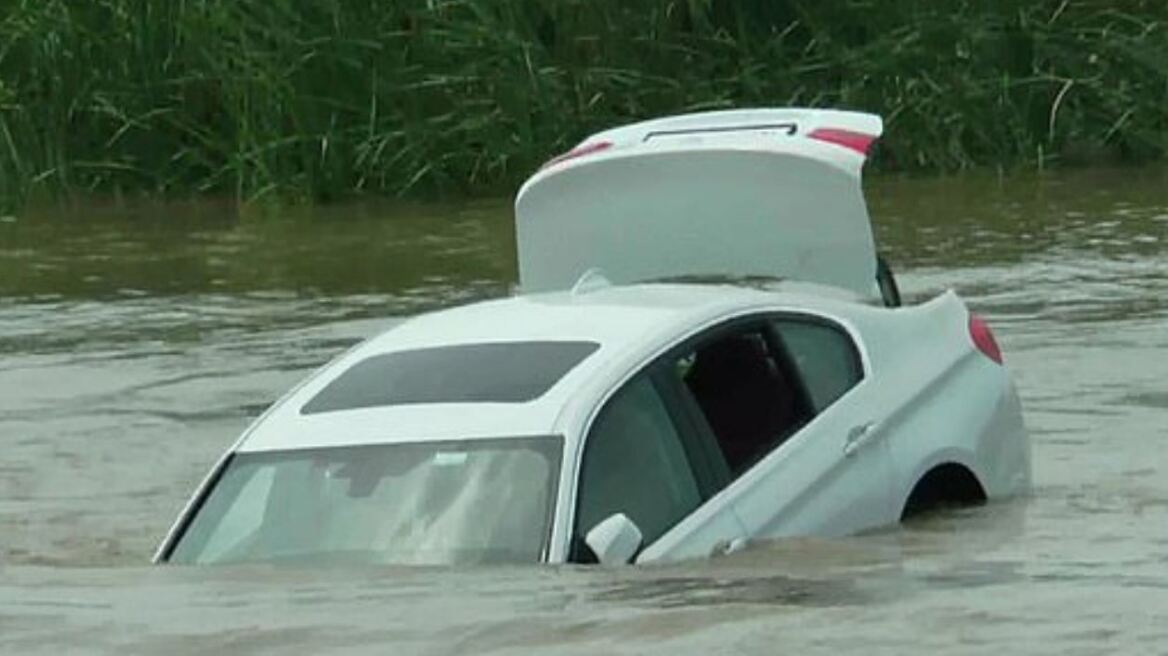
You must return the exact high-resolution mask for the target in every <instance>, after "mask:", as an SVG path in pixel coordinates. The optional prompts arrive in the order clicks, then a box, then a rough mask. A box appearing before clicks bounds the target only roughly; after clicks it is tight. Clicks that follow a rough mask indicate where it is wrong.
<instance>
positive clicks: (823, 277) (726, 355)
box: [155, 109, 1030, 564]
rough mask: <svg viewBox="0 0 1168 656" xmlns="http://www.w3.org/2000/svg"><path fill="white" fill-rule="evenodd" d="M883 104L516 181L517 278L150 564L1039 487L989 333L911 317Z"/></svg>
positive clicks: (847, 507) (666, 533)
mask: <svg viewBox="0 0 1168 656" xmlns="http://www.w3.org/2000/svg"><path fill="white" fill-rule="evenodd" d="M881 131H882V123H881V121H880V119H879V118H878V117H876V116H872V115H867V114H859V113H852V112H839V111H825V110H793V109H758V110H735V111H724V112H708V113H701V114H691V115H684V116H676V117H668V118H664V119H658V120H653V121H648V122H644V123H638V124H635V125H631V126H627V127H622V128H618V129H615V130H610V131H607V132H603V133H600V134H598V135H594V136H592V137H590V138H589V139H587V140H585V141H584V142H583V143H582V144H581V145H580V146H579V147H577V148H575V149H574V150H572V151H570V152H569V153H567V154H565V155H564V156H561V157H559V158H556V159H554V160H552V161H551V162H549V164H548V165H546V166H545V167H544V168H543V169H541V170H540V171H539V172H537V173H536V174H535V175H534V176H532V178H531V179H530V180H528V182H527V183H526V184H525V185H524V186H523V188H522V189H521V190H520V192H519V194H518V197H517V200H516V222H517V225H516V232H517V242H518V257H519V262H518V264H519V276H520V278H519V283H520V293H518V294H517V295H515V296H513V297H511V298H505V299H500V300H491V301H485V302H480V303H475V304H472V305H467V306H463V307H458V308H453V309H448V310H444V311H440V312H434V313H430V314H425V315H421V316H418V317H415V318H412V319H410V320H408V321H405V322H403V323H401V324H399V325H397V326H396V327H394V328H392V329H391V330H389V331H388V332H385V333H384V334H381V335H379V336H376V337H374V338H372V339H370V340H368V341H366V342H364V343H362V344H360V345H358V346H357V347H355V348H353V349H352V350H350V351H349V352H347V353H345V354H344V355H342V356H340V357H339V358H338V359H336V360H335V361H333V362H332V363H330V364H328V365H327V366H325V367H323V368H322V369H320V370H319V371H317V372H316V373H315V374H313V375H312V376H310V377H309V378H308V379H307V380H305V381H304V382H302V383H301V384H300V385H299V386H298V387H296V388H295V389H293V390H292V391H291V392H290V393H288V394H287V395H286V396H285V397H284V398H282V399H281V400H280V401H278V402H277V403H276V404H274V405H273V406H272V407H271V408H270V409H269V410H268V411H267V412H266V413H264V414H263V416H261V417H260V418H259V419H258V420H256V421H255V422H254V424H252V426H251V427H250V428H248V429H247V431H246V432H245V433H244V434H243V436H242V437H241V438H240V439H239V441H238V442H237V443H236V444H235V445H234V446H233V447H232V448H231V449H230V450H229V452H228V453H227V454H226V455H225V456H224V457H223V458H222V459H221V461H220V462H219V463H218V464H217V465H216V466H215V467H214V469H213V470H212V472H211V473H210V475H209V476H208V477H207V479H206V480H205V481H204V482H203V484H202V485H201V487H200V488H199V490H198V491H197V492H196V494H195V495H194V497H193V498H192V499H191V501H190V502H189V503H188V505H187V507H186V508H185V509H184V510H183V512H182V513H181V515H180V516H179V518H178V519H177V521H176V522H175V524H174V526H173V527H172V529H171V530H170V533H169V534H168V535H167V537H166V538H165V540H164V541H163V542H162V544H161V545H160V547H159V549H158V552H157V554H156V557H155V559H156V561H159V562H173V563H217V562H234V561H249V560H266V561H283V560H294V561H299V560H307V561H311V562H318V561H342V562H352V561H356V562H376V563H409V564H413V563H463V562H475V563H478V562H539V561H542V562H596V561H600V562H604V563H626V562H649V561H660V560H670V559H679V558H689V557H702V556H707V555H710V554H717V553H722V552H728V551H733V550H735V549H737V548H739V547H740V546H741V545H743V544H744V543H745V542H747V541H748V540H755V539H765V538H774V537H781V536H793V535H807V534H814V535H825V536H835V535H843V534H849V533H854V532H857V531H861V530H865V529H871V528H874V527H880V526H884V525H889V524H893V523H895V522H897V521H899V520H900V519H902V518H903V517H905V516H906V515H909V514H912V513H914V512H917V511H919V510H921V509H924V508H928V507H930V506H933V505H935V504H938V503H944V502H954V503H961V502H977V501H982V500H985V499H987V498H995V497H1005V496H1009V495H1013V494H1017V493H1020V492H1023V491H1025V490H1026V489H1027V488H1028V486H1029V484H1030V443H1029V438H1028V436H1027V433H1026V430H1025V428H1024V425H1023V421H1022V413H1021V407H1020V404H1019V401H1018V396H1017V394H1016V392H1015V390H1014V387H1013V384H1012V383H1011V379H1010V375H1009V373H1008V372H1007V370H1006V368H1005V367H1004V366H1003V363H1002V356H1001V352H1000V351H999V349H998V346H997V344H996V343H995V341H994V337H993V334H992V333H991V331H990V329H989V327H988V326H987V325H986V323H985V322H984V321H982V320H981V319H980V318H978V317H977V316H976V315H974V314H971V313H970V312H969V310H968V309H967V308H966V306H965V305H964V304H963V303H962V301H961V300H960V299H959V298H958V297H957V296H956V295H955V294H954V293H953V292H946V293H943V294H941V295H940V296H938V297H936V298H934V299H932V300H929V301H927V302H924V303H922V304H920V305H916V306H913V307H897V306H898V304H899V299H898V297H897V294H896V290H895V283H894V281H893V280H892V276H891V273H890V272H889V271H888V270H887V268H886V267H882V266H881V264H880V262H879V258H878V257H877V254H876V248H875V244H874V240H873V236H872V230H871V226H870V222H869V219H868V214H867V210H866V207H865V204H864V199H863V195H862V192H861V186H860V171H861V167H862V165H863V163H864V160H865V158H866V153H867V150H868V148H869V146H870V144H871V143H872V142H873V141H874V140H876V139H877V138H878V137H879V136H880V134H881Z"/></svg>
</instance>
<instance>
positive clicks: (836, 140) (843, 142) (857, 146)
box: [807, 128, 876, 155]
mask: <svg viewBox="0 0 1168 656" xmlns="http://www.w3.org/2000/svg"><path fill="white" fill-rule="evenodd" d="M807 136H808V137H810V138H811V139H818V140H819V141H826V142H827V143H833V144H836V145H837V146H843V147H844V148H850V149H852V150H854V151H856V152H857V153H860V154H861V155H867V154H868V149H869V148H871V147H872V142H873V141H876V137H873V136H872V135H870V134H864V133H862V132H852V131H851V130H839V129H836V128H818V129H815V130H812V131H811V133H810V134H808V135H807Z"/></svg>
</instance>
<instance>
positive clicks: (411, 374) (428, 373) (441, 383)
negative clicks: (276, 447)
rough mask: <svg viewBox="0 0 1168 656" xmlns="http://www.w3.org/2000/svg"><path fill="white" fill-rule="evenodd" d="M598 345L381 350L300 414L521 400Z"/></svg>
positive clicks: (522, 344) (510, 344)
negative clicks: (391, 351) (428, 404)
mask: <svg viewBox="0 0 1168 656" xmlns="http://www.w3.org/2000/svg"><path fill="white" fill-rule="evenodd" d="M598 348H600V345H599V344H597V343H595V342H573V341H539V342H535V341H533V342H495V343H488V344H459V345H455V346H440V347H435V348H425V349H416V350H411V351H397V352H394V353H384V354H381V355H375V356H372V357H370V358H366V359H365V360H362V361H360V362H358V363H357V364H355V365H353V366H352V367H350V368H349V369H348V371H345V372H344V373H343V374H341V375H340V376H339V377H337V379H336V380H334V381H332V382H331V383H329V384H328V385H327V386H326V387H325V388H324V389H322V390H321V391H320V392H319V393H318V394H317V395H316V396H314V397H313V398H312V400H310V401H309V402H308V403H306V404H304V407H302V408H301V409H300V413H301V414H305V415H309V414H316V413H320V412H331V411H334V410H351V409H355V408H370V407H377V406H389V405H407V404H418V403H523V402H526V401H532V400H535V399H537V398H539V397H540V396H542V395H543V393H544V392H546V391H548V390H549V389H550V388H551V387H552V385H555V384H556V381H558V380H560V379H561V378H563V377H564V374H566V373H568V372H569V371H571V370H572V368H573V367H575V366H576V365H577V364H579V363H580V362H581V361H582V360H584V358H586V357H588V356H589V355H591V354H592V353H593V352H595V351H596V349H598Z"/></svg>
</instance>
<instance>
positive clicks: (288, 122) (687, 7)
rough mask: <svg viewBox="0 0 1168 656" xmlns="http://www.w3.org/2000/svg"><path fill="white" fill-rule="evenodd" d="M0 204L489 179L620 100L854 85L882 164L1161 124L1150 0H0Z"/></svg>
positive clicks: (706, 103) (708, 100) (1081, 144)
mask: <svg viewBox="0 0 1168 656" xmlns="http://www.w3.org/2000/svg"><path fill="white" fill-rule="evenodd" d="M6 4H7V5H8V8H7V9H5V10H4V15H3V17H2V18H0V205H5V206H8V207H12V206H17V205H19V204H21V203H25V202H28V201H29V200H30V199H35V198H40V197H44V198H59V197H61V196H64V195H69V194H76V193H85V192H97V193H103V194H123V195H125V194H149V195H162V196H176V195H190V194H200V193H210V194H230V195H232V196H235V197H237V198H239V199H241V200H244V201H247V200H255V199H263V198H278V199H285V200H287V199H292V200H306V201H328V200H332V199H337V198H342V197H346V196H350V195H353V194H356V193H369V192H371V193H377V194H392V195H412V196H426V195H432V194H487V193H498V192H502V191H506V190H510V189H511V188H512V187H513V185H514V184H516V182H517V181H519V180H521V179H522V178H523V177H524V176H526V175H527V174H528V173H530V172H531V171H532V170H533V169H534V168H535V167H536V166H538V165H539V163H540V162H541V161H543V160H544V159H545V158H546V157H547V156H548V155H549V154H551V153H555V152H558V151H560V150H563V149H565V148H567V147H569V146H570V145H571V144H572V143H573V142H574V141H575V140H577V139H579V138H581V137H582V136H584V135H585V134H587V133H588V132H590V131H592V130H595V129H598V128H602V127H606V126H610V125H613V124H617V123H622V122H627V121H631V120H635V119H640V118H645V117H650V116H655V115H660V114H667V113H674V112H680V111H687V110H696V109H706V108H718V107H732V106H741V105H807V106H825V107H826V106H831V107H851V108H861V109H867V110H872V111H876V112H879V113H881V114H883V115H884V116H885V117H886V118H887V120H888V124H889V129H888V136H887V138H886V140H885V141H884V142H883V144H882V147H881V150H880V154H879V156H878V158H877V161H876V165H877V167H878V168H881V169H885V170H929V171H935V170H941V171H948V170H955V169H962V168H967V167H973V166H1000V167H1018V166H1027V167H1033V166H1037V167H1043V166H1049V165H1052V164H1062V163H1068V162H1071V163H1074V162H1078V161H1094V160H1096V159H1098V158H1100V157H1107V158H1113V159H1120V160H1123V161H1145V160H1149V159H1154V158H1161V157H1163V156H1164V153H1165V151H1166V148H1168V138H1166V129H1168V36H1166V33H1165V27H1166V25H1168V5H1166V4H1165V3H1163V2H1161V1H1160V0H1147V1H1143V0H1125V1H1116V2H1103V1H1102V0H1098V1H1097V0H1067V1H1055V0H1051V1H1048V2H1037V3H1035V2H1027V1H1024V0H998V1H997V2H993V3H987V2H979V1H977V0H954V1H953V2H944V3H942V2H934V1H932V0H882V1H881V2H879V3H875V2H871V1H870V0H843V1H841V2H832V3H824V2H818V1H817V0H774V1H765V0H757V1H755V2H731V1H729V0H640V1H638V2H627V1H625V0H590V1H588V2H580V1H568V0H397V1H395V2H389V1H386V0H86V1H85V2H75V1H73V0H9V2H8V3H6Z"/></svg>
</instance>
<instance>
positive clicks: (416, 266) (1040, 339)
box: [0, 169, 1168, 655]
mask: <svg viewBox="0 0 1168 656" xmlns="http://www.w3.org/2000/svg"><path fill="white" fill-rule="evenodd" d="M868 188H869V196H870V198H871V205H872V213H873V215H874V217H875V221H876V222H877V223H878V226H879V229H878V233H879V240H880V241H881V243H882V246H883V248H884V249H885V250H886V251H887V252H888V254H889V255H890V259H891V260H892V262H893V263H894V264H895V265H896V267H897V269H898V270H899V272H900V280H901V285H902V287H904V288H905V292H906V296H907V297H909V299H914V300H920V299H924V298H926V297H929V296H930V295H932V294H935V293H937V292H939V291H941V290H943V289H945V288H948V287H953V288H956V289H957V290H958V291H959V292H960V293H961V294H962V295H963V296H964V297H965V298H966V299H967V300H968V301H969V303H970V304H971V306H973V308H974V309H975V310H977V311H979V312H981V313H982V314H984V315H985V316H986V317H987V318H988V319H989V320H990V322H991V323H992V325H993V326H994V327H995V329H996V331H997V334H998V338H999V341H1000V342H1001V344H1002V346H1003V348H1004V350H1005V352H1006V357H1007V363H1008V365H1009V366H1010V368H1011V370H1012V371H1013V372H1014V374H1015V376H1016V378H1017V381H1018V384H1019V387H1020V390H1021V393H1022V396H1023V401H1024V404H1025V408H1026V420H1027V423H1028V425H1029V427H1030V430H1031V434H1032V436H1033V439H1034V462H1035V471H1034V480H1035V489H1034V492H1033V495H1032V496H1031V497H1030V498H1028V499H1023V500H1016V501H1011V502H1001V503H993V504H990V505H988V506H985V507H982V508H977V509H971V510H962V511H956V512H950V513H947V514H942V515H939V516H935V517H932V518H929V519H927V520H924V521H921V522H918V523H915V524H913V525H910V526H905V527H899V528H894V529H891V530H887V531H882V532H877V533H873V534H869V535H864V536H859V537H852V538H847V539H839V540H820V539H798V540H785V541H778V542H772V543H765V544H759V545H756V546H754V547H752V548H751V549H749V550H747V551H745V552H743V553H739V554H735V555H734V556H730V557H723V558H719V559H715V560H709V561H696V562H688V563H681V564H674V565H667V566H654V567H641V568H615V569H606V568H578V567H534V566H533V567H518V568H503V569H443V568H429V569H403V568H324V569H315V570H314V569H294V568H287V567H266V566H248V567H231V568H187V567H154V566H151V565H150V564H149V559H150V556H151V552H152V550H153V548H154V546H155V545H156V543H157V541H158V540H159V539H160V538H161V537H162V535H163V533H164V532H165V531H166V529H167V528H168V525H169V522H170V520H171V519H172V518H173V516H174V515H175V514H176V513H177V512H178V510H179V508H180V507H181V505H182V504H183V502H184V501H185V499H186V496H187V495H188V494H189V493H190V492H191V491H192V490H193V488H194V487H195V486H196V484H197V483H198V481H199V479H200V478H201V477H202V475H203V474H204V473H205V472H206V471H207V469H208V468H209V467H210V465H211V464H212V462H213V461H214V459H215V458H216V457H218V455H219V454H220V453H221V452H222V451H223V450H224V449H225V448H226V447H227V446H228V445H230V444H231V443H232V441H233V440H234V439H235V436H236V435H237V434H238V433H239V432H240V431H241V430H242V429H243V428H244V426H245V425H246V424H247V422H248V421H249V419H250V418H251V417H253V416H255V415H256V414H257V413H258V412H259V411H260V410H261V409H263V408H264V407H265V406H266V405H267V404H268V403H270V402H271V401H272V400H273V399H275V398H276V397H277V396H278V395H279V394H280V393H281V392H282V391H284V390H285V389H286V388H288V387H289V386H290V385H292V384H293V383H294V382H295V381H297V380H298V379H299V378H301V377H302V376H304V375H305V374H306V373H307V372H308V371H309V370H311V369H312V368H314V367H316V366H318V365H319V364H321V363H323V362H325V361H327V360H328V359H329V358H330V357H331V356H333V355H334V354H336V353H338V352H340V351H341V350H342V349H344V348H345V347H346V346H347V345H349V344H351V343H353V342H354V341H355V340H358V339H360V338H362V337H365V336H368V335H371V334H373V333H375V332H377V331H379V330H381V329H383V328H385V327H387V326H390V325H392V324H393V323H394V322H395V321H398V320H400V318H401V317H403V316H406V315H409V314H412V313H415V312H418V311H422V310H426V309H431V308H435V307H440V306H445V305H450V304H454V303H460V302H465V301H468V300H472V299H477V298H484V297H490V296H498V295H501V294H506V293H508V291H509V289H510V287H511V285H512V283H513V280H514V265H513V258H514V252H513V246H512V233H511V226H510V219H509V216H508V211H507V206H506V204H505V203H478V204H470V205H462V206H450V207H438V206H392V207H384V206H356V207H349V208H344V209H339V210H328V211H318V212H317V213H316V214H315V215H313V216H296V215H295V214H296V213H287V215H284V216H277V217H254V216H238V215H237V214H236V213H235V211H234V210H233V209H232V208H231V207H230V206H220V205H216V204H214V203H210V204H188V205H182V204H171V205H160V206H149V205H136V206H133V207H126V206H124V205H118V204H109V205H101V204H91V205H86V206H85V207H82V208H75V209H73V210H70V211H68V212H60V211H58V212H54V213H42V214H39V215H37V214H30V215H21V216H18V217H3V218H0V448H2V449H3V454H2V455H0V652H4V653H14V654H17V653H18V654H27V653H53V654H56V653H62V652H97V653H102V652H117V653H142V652H146V653H167V654H180V653H191V654H194V653H200V654H201V653H224V652H226V653H235V652H248V653H321V652H326V653H366V652H374V653H395V654H396V653H401V654H413V653H418V654H461V653H490V654H644V653H650V654H688V653H693V654H707V653H719V654H773V653H790V654H840V653H855V652H857V651H860V650H863V651H864V652H865V653H866V654H915V653H919V654H930V655H932V654H939V653H944V654H966V653H969V654H985V653H993V654H1001V653H1009V654H1060V655H1063V654H1099V653H1124V654H1168V455H1166V453H1168V171H1165V170H1151V169H1132V170H1094V171H1076V172H1071V173H1060V174H1053V175H1050V174H1048V175H1046V176H1041V177H1038V176H1033V175H1030V176H1019V177H1010V178H1007V179H999V178H997V177H994V176H992V175H990V176H984V177H962V178H956V179H942V180H901V179H891V178H885V179H877V180H874V181H872V182H871V183H870V184H869V185H868ZM301 214H303V213H301Z"/></svg>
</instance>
